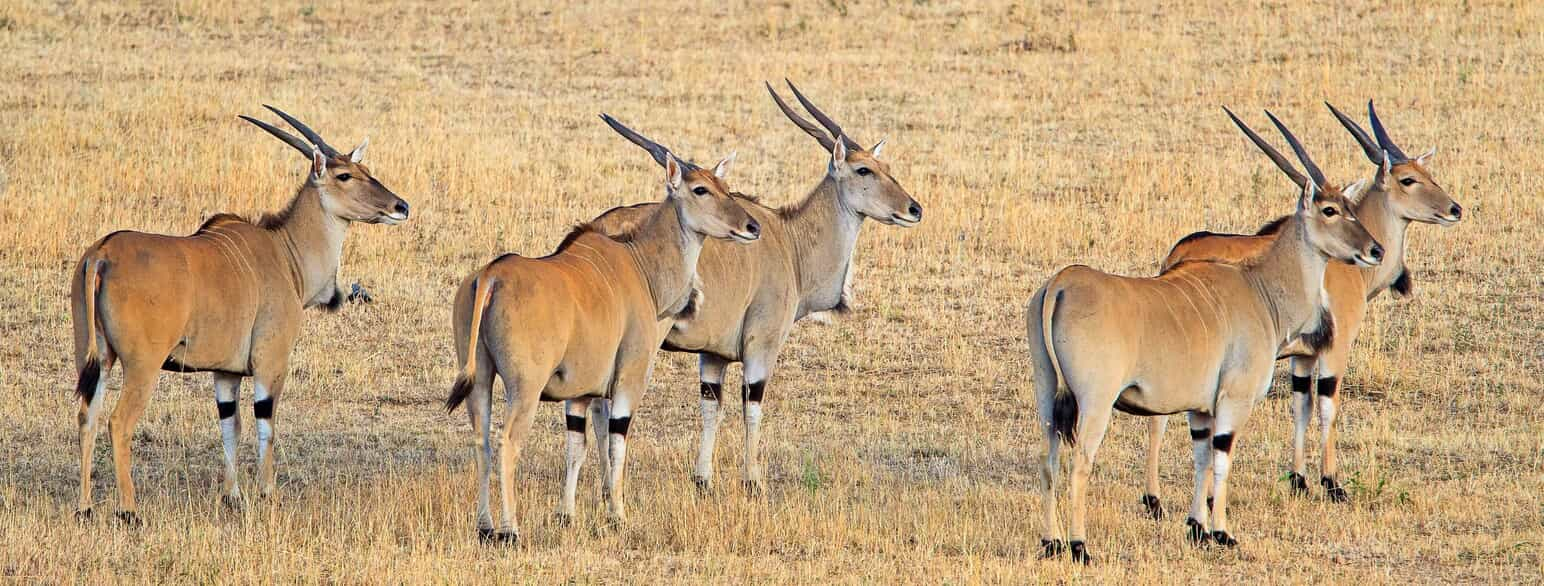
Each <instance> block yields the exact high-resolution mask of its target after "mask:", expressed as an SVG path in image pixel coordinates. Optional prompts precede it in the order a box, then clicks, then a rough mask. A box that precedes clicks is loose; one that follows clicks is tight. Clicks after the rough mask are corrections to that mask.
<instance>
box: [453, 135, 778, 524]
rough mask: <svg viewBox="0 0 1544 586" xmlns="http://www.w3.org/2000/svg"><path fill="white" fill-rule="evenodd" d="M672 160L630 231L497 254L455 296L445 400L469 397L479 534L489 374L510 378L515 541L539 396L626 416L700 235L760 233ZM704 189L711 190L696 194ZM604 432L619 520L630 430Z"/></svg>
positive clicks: (506, 453)
mask: <svg viewBox="0 0 1544 586" xmlns="http://www.w3.org/2000/svg"><path fill="white" fill-rule="evenodd" d="M667 167H668V170H667V175H668V176H669V177H670V179H669V180H668V181H667V196H666V199H665V201H664V202H663V203H662V204H659V205H655V206H651V207H650V208H649V213H648V215H647V217H645V218H644V219H642V220H641V221H640V222H639V223H638V225H637V226H635V227H634V228H632V229H630V230H628V231H626V232H624V233H621V234H618V235H615V236H612V235H607V234H605V233H602V232H601V231H599V230H598V229H596V228H595V227H594V226H584V227H581V228H579V229H578V230H576V231H575V232H574V233H573V234H572V235H570V237H569V238H568V239H566V240H565V241H564V244H563V245H562V246H561V247H560V248H559V250H558V251H557V252H555V253H553V254H552V255H550V256H547V257H543V258H525V257H521V256H518V255H513V254H510V255H505V256H503V257H500V258H499V259H498V260H495V261H493V262H492V263H490V264H489V265H487V266H486V267H485V268H483V269H481V270H480V271H478V272H477V273H474V274H473V275H472V276H469V277H468V278H467V279H466V280H465V281H463V283H462V285H461V287H460V289H459V290H458V291H457V293H456V298H455V309H454V319H453V325H454V335H455V346H456V352H457V357H458V364H464V365H465V367H464V369H463V372H462V373H461V376H460V378H459V379H458V381H457V383H456V390H455V391H453V394H452V396H451V399H450V400H449V401H448V403H447V405H448V406H449V407H450V408H452V409H454V408H455V406H456V405H457V404H458V403H460V402H461V401H462V400H463V399H464V400H466V402H467V411H468V415H469V416H470V417H471V420H472V426H473V429H474V431H475V432H476V433H477V434H478V435H479V436H481V437H480V439H479V442H478V448H479V450H478V455H479V459H478V469H479V474H480V487H479V495H478V529H479V531H480V532H482V534H483V535H485V536H491V535H494V534H493V525H492V514H491V511H490V510H489V507H488V496H487V495H488V482H489V474H490V472H489V471H490V470H491V462H490V461H489V460H490V459H491V457H492V444H491V440H490V438H489V430H490V428H491V420H490V400H491V397H490V393H491V390H492V383H493V377H494V375H497V376H498V377H499V378H501V379H502V380H503V381H504V388H505V394H506V396H507V398H508V406H507V408H506V411H505V413H504V421H505V426H504V437H503V438H502V442H501V444H500V448H499V450H500V452H499V463H500V470H499V477H500V488H501V497H502V510H501V523H500V526H499V533H498V534H497V536H498V537H499V538H501V539H514V538H515V537H516V536H517V530H516V525H515V521H514V517H513V512H514V483H513V481H514V472H515V463H516V461H517V459H518V457H519V453H520V449H521V447H522V445H523V444H524V442H525V439H526V436H527V435H528V434H529V432H530V429H531V422H532V420H533V419H534V417H535V412H536V406H537V404H538V402H539V401H541V400H548V401H558V400H579V401H582V402H585V403H588V401H589V400H590V399H591V398H595V397H605V398H609V399H610V400H611V402H612V405H611V412H612V414H613V415H612V417H611V418H609V421H600V422H597V423H596V425H597V429H605V427H604V426H607V425H609V423H610V421H617V420H618V419H621V418H630V417H631V413H632V409H633V408H634V407H635V406H636V405H638V404H639V402H640V401H641V400H642V397H643V392H644V390H645V389H646V388H647V385H648V379H649V373H650V371H651V370H652V365H653V357H654V354H655V353H656V352H657V350H658V349H659V346H660V342H661V341H662V340H663V339H664V337H665V333H666V331H667V330H668V329H669V327H670V324H671V323H672V321H673V320H674V314H675V312H677V311H679V310H680V309H681V308H682V307H683V306H684V305H685V304H686V302H687V300H688V299H689V298H690V297H691V293H692V283H693V280H694V276H695V267H696V265H697V259H698V256H699V252H700V250H701V248H702V246H703V241H704V238H706V237H711V238H721V239H722V238H730V237H734V238H736V239H737V240H742V241H749V240H754V239H755V237H754V235H755V234H756V233H757V232H758V230H759V228H757V227H756V226H755V225H754V224H755V223H754V221H752V220H751V217H750V216H749V215H747V214H746V213H745V211H744V210H743V209H742V208H741V207H740V205H738V204H737V203H736V202H735V201H734V200H733V199H732V198H730V197H729V195H728V193H727V188H726V186H725V185H724V184H723V182H721V181H720V180H719V179H718V178H716V177H714V176H713V175H712V174H711V173H709V172H707V171H703V170H701V169H693V170H689V171H687V172H686V173H685V174H684V175H683V174H682V173H681V172H680V168H679V167H678V166H677V165H676V163H675V160H674V159H670V163H669V165H668V166H667ZM698 188H704V189H705V190H706V194H704V195H698V194H695V193H694V190H696V189H698ZM758 245H759V244H758ZM597 433H598V434H599V432H597ZM608 435H609V436H610V437H609V438H606V437H604V436H603V438H602V439H603V441H602V448H601V450H602V460H603V462H606V461H608V460H609V465H606V466H605V467H606V468H607V470H606V483H605V486H606V494H607V501H608V505H609V510H610V513H611V515H612V516H613V517H614V518H616V519H619V520H620V519H622V518H625V510H624V507H623V504H622V501H621V498H620V494H619V493H620V482H621V470H622V461H623V454H624V452H623V451H622V450H623V449H624V447H625V443H624V442H625V437H624V436H623V435H621V434H617V433H615V432H613V433H611V434H608ZM581 450H582V444H581ZM581 453H582V452H581Z"/></svg>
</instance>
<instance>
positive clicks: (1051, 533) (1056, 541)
mask: <svg viewBox="0 0 1544 586" xmlns="http://www.w3.org/2000/svg"><path fill="white" fill-rule="evenodd" d="M1041 412H1042V413H1046V414H1049V413H1050V410H1049V408H1047V409H1043V410H1042V411H1041ZM1040 429H1041V431H1043V432H1045V459H1043V460H1041V462H1040V508H1041V511H1040V512H1041V517H1040V520H1041V532H1040V550H1041V551H1040V556H1041V557H1042V558H1049V557H1055V556H1058V555H1061V552H1062V550H1063V549H1065V547H1066V546H1065V544H1064V543H1063V542H1062V539H1061V520H1059V519H1057V517H1056V478H1057V477H1058V476H1060V475H1061V448H1062V440H1061V435H1059V434H1057V433H1056V430H1055V429H1053V428H1052V426H1051V422H1050V419H1049V418H1047V417H1042V418H1041V421H1040Z"/></svg>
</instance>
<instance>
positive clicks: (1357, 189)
mask: <svg viewBox="0 0 1544 586" xmlns="http://www.w3.org/2000/svg"><path fill="white" fill-rule="evenodd" d="M1365 189H1367V179H1365V178H1363V179H1357V180H1356V183H1352V184H1350V185H1347V186H1346V188H1345V189H1343V190H1341V192H1340V193H1341V195H1344V196H1346V199H1349V200H1351V201H1356V200H1357V198H1359V197H1362V191H1363V190H1365Z"/></svg>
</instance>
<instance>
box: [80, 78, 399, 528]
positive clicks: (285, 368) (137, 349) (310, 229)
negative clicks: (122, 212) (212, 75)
mask: <svg viewBox="0 0 1544 586" xmlns="http://www.w3.org/2000/svg"><path fill="white" fill-rule="evenodd" d="M267 108H268V109H270V110H273V112H274V113H275V114H278V115H279V116H280V117H281V118H283V119H284V120H285V121H287V122H289V124H290V125H291V126H293V127H295V129H296V130H299V131H300V133H301V134H302V135H304V136H305V137H306V139H307V140H309V141H310V143H309V144H308V143H307V142H306V141H302V140H300V139H298V138H295V137H294V136H292V135H290V134H289V133H287V132H285V131H283V130H279V129H278V128H274V127H273V126H270V125H268V124H266V123H264V122H262V121H260V120H257V119H254V118H250V117H247V116H242V117H241V118H242V119H244V120H246V121H248V122H251V123H253V124H256V125H257V126H259V127H261V128H262V129H263V130H266V131H268V132H269V133H271V134H273V135H274V136H277V137H279V138H280V139H281V140H283V141H284V142H285V143H287V144H289V145H290V146H292V147H295V149H296V150H298V151H300V152H301V153H303V154H305V155H306V157H308V158H309V159H310V160H311V172H310V173H309V174H308V176H307V178H306V181H305V183H304V184H303V185H301V186H300V189H299V191H297V192H296V193H295V196H294V198H292V199H291V200H290V202H289V205H288V206H286V207H285V208H284V210H283V211H281V212H279V213H277V214H268V215H265V216H263V217H262V219H261V220H259V221H258V222H256V223H253V222H248V221H247V220H244V219H242V218H240V217H238V216H235V215H231V214H219V215H216V216H214V217H212V218H210V219H209V220H208V221H206V222H204V225H202V226H200V227H199V228H198V231H197V232H194V233H193V234H192V235H189V236H163V235H160V234H146V233H143V232H127V231H124V232H114V233H112V234H108V235H107V236H105V237H103V238H102V239H101V240H98V241H97V242H96V243H95V244H92V245H91V247H90V248H88V249H86V253H85V254H84V255H82V256H81V259H80V263H79V264H77V265H76V269H75V272H74V274H73V276H72V277H71V283H70V301H71V303H70V304H71V311H72V317H73V321H74V324H75V366H76V369H77V372H79V373H80V381H79V384H78V386H76V394H77V395H79V397H80V417H79V424H80V502H79V505H78V509H77V515H79V516H81V517H89V516H90V514H91V507H92V500H91V455H92V452H93V450H94V449H95V447H96V430H97V414H98V411H100V408H101V405H102V395H103V391H104V390H105V389H106V388H107V378H106V376H105V375H106V374H107V373H109V372H111V370H112V367H113V363H114V362H121V363H122V364H123V396H122V397H120V398H119V399H118V404H117V406H116V407H114V408H113V413H112V420H111V425H110V426H109V430H110V432H111V434H112V446H113V467H114V468H115V471H116V473H117V480H118V496H119V504H118V517H119V518H120V519H122V520H124V521H126V522H129V523H131V524H137V523H138V522H139V518H138V516H137V515H136V513H135V511H136V510H137V507H136V505H135V500H134V478H133V475H132V474H131V468H132V466H131V458H132V456H131V453H132V447H131V446H130V444H129V441H130V438H132V437H133V433H134V424H135V422H137V421H138V420H139V417H140V415H141V414H142V413H143V412H144V410H145V404H146V403H147V402H148V401H149V399H150V392H151V390H152V389H153V388H154V387H155V384H156V379H157V377H158V371H160V370H168V371H173V372H210V373H213V375H214V390H215V406H216V407H217V408H218V412H219V418H220V433H221V435H222V436H223V437H224V443H225V502H226V503H227V504H229V505H231V506H239V505H240V500H239V499H240V497H241V491H240V488H239V486H238V483H237V480H236V442H237V434H238V432H239V429H240V425H239V419H238V418H237V416H236V399H237V393H238V391H239V390H240V387H241V379H242V378H243V377H249V376H250V377H253V378H254V379H255V380H256V385H255V389H254V391H253V404H252V414H253V416H254V417H255V418H256V419H257V454H258V486H259V489H260V491H261V493H262V494H263V495H267V494H269V493H270V492H272V491H273V485H274V463H273V450H272V447H273V441H274V439H273V438H274V430H273V419H274V413H275V410H274V405H275V403H276V402H277V401H278V398H279V395H280V394H281V393H282V391H283V389H284V380H285V376H286V375H287V374H288V372H289V356H290V351H291V350H292V349H293V348H294V346H295V337H296V335H297V334H299V333H300V320H301V316H302V311H301V310H303V309H306V308H310V307H316V306H324V307H326V308H328V309H329V310H336V309H337V308H338V307H339V306H340V305H341V303H342V302H343V299H344V297H343V293H342V291H340V290H339V289H338V287H337V274H338V263H339V261H340V259H341V257H342V255H343V238H344V236H345V235H346V234H347V232H348V225H349V224H350V223H351V222H369V223H372V224H396V223H399V222H402V221H404V220H406V219H407V215H408V205H407V202H405V201H403V200H402V198H400V197H397V196H396V194H394V193H392V192H391V190H390V189H387V188H386V186H384V185H382V184H381V182H380V181H377V180H376V179H375V177H373V176H371V175H370V171H369V169H366V168H365V166H364V165H363V164H362V163H361V161H363V159H364V153H365V144H364V143H361V144H360V145H359V147H357V148H355V149H354V150H353V151H352V152H349V153H339V152H338V151H337V150H335V149H333V148H332V147H331V146H329V145H328V144H327V143H326V142H325V141H323V140H322V138H321V137H320V136H318V135H317V134H316V133H315V132H313V131H312V130H311V129H310V128H307V127H306V126H305V125H304V124H301V123H300V122H299V121H298V120H295V119H294V118H291V117H290V116H289V115H288V114H285V113H284V112H281V111H279V110H278V109H276V108H273V107H272V106H267Z"/></svg>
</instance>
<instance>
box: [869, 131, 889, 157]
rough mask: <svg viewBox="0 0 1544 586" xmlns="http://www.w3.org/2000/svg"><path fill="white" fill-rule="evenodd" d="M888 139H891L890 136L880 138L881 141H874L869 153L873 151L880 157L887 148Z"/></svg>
mask: <svg viewBox="0 0 1544 586" xmlns="http://www.w3.org/2000/svg"><path fill="white" fill-rule="evenodd" d="M887 140H890V137H888V136H887V137H884V138H881V139H879V142H876V143H874V148H871V149H869V153H872V154H873V155H874V156H875V157H878V156H879V154H880V153H881V152H883V151H884V150H885V141H887Z"/></svg>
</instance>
